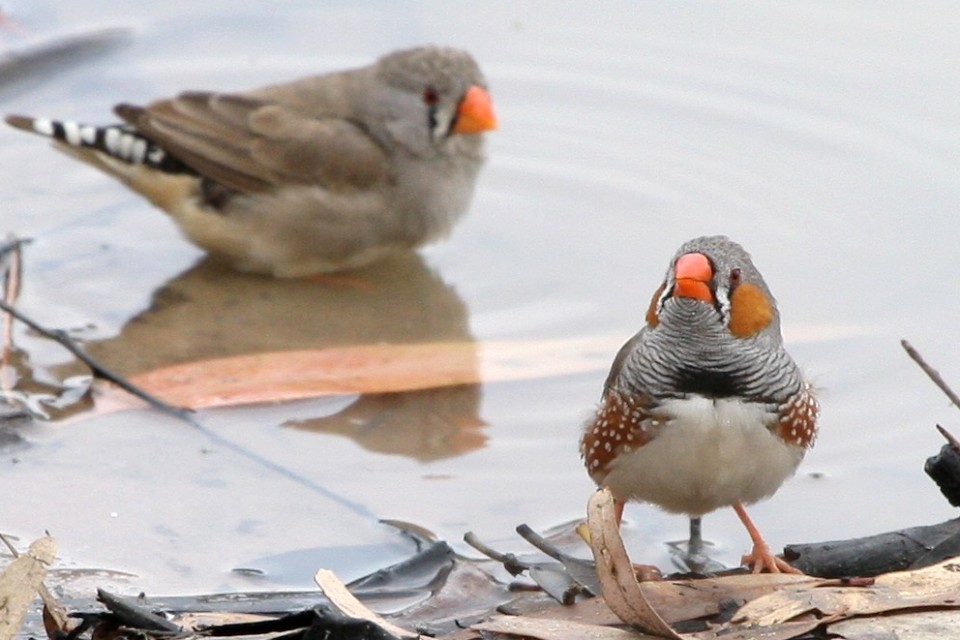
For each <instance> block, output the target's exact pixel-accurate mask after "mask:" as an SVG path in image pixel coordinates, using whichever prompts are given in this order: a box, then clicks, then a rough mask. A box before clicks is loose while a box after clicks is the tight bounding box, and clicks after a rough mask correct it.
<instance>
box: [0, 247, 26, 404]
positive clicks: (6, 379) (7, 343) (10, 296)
mask: <svg viewBox="0 0 960 640" xmlns="http://www.w3.org/2000/svg"><path fill="white" fill-rule="evenodd" d="M22 244H23V241H22V240H19V239H17V238H15V237H13V236H11V237H10V238H8V242H7V244H6V245H4V246H3V247H2V248H0V259H3V258H5V257H6V256H7V255H9V256H10V264H9V265H8V266H7V269H6V271H5V273H4V274H3V285H4V287H3V300H4V301H5V302H6V303H7V304H10V305H13V304H16V303H17V298H18V297H19V296H20V278H21V276H20V274H21V273H22V271H21V267H20V265H21V257H22V254H23V252H22V251H21V250H20V246H21V245H22ZM12 351H13V316H11V315H10V314H9V313H5V314H3V355H2V357H0V365H2V367H3V369H2V374H0V385H2V387H3V393H4V395H5V397H6V398H8V399H9V398H10V397H11V396H12V393H11V391H12V390H13V382H12V381H11V378H13V372H12V371H11V369H10V367H9V365H10V354H11V352H12Z"/></svg>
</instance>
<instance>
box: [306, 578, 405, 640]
mask: <svg viewBox="0 0 960 640" xmlns="http://www.w3.org/2000/svg"><path fill="white" fill-rule="evenodd" d="M313 581H314V582H316V583H317V586H318V587H320V591H321V592H322V593H323V595H325V596H326V597H327V599H328V600H330V603H331V604H333V606H335V607H336V608H337V609H338V610H339V611H340V613H342V614H344V615H345V616H349V617H351V618H357V619H360V620H368V621H370V622H372V623H373V624H375V625H377V626H378V627H380V628H381V629H383V630H384V631H386V632H387V633H389V634H391V635H394V636H396V637H397V638H419V637H420V635H419V634H417V633H414V632H413V631H407V630H406V629H404V628H402V627H398V626H396V625H395V624H391V623H389V622H387V621H386V620H384V619H383V618H381V617H380V616H379V615H377V614H376V613H374V612H373V611H371V610H370V609H368V608H367V607H366V606H364V604H363V603H362V602H360V601H359V600H357V598H356V596H354V595H353V594H352V593H350V590H349V589H347V587H346V586H344V584H343V583H342V582H341V581H340V579H339V578H337V576H336V574H335V573H334V572H333V571H330V570H329V569H320V570H319V571H317V573H316V574H315V575H314V576H313Z"/></svg>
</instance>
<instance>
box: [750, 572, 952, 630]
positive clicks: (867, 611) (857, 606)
mask: <svg viewBox="0 0 960 640" xmlns="http://www.w3.org/2000/svg"><path fill="white" fill-rule="evenodd" d="M958 593H960V563H958V562H957V560H956V559H950V560H945V561H944V562H941V563H939V564H936V565H932V566H929V567H924V568H923V569H918V570H916V571H895V572H893V573H888V574H885V575H882V576H878V577H877V578H876V580H875V582H874V584H873V585H871V586H865V587H850V586H843V585H837V581H823V580H821V581H819V582H817V583H814V584H797V585H793V586H785V587H783V588H781V589H779V590H777V591H775V592H773V593H770V594H768V595H766V596H763V597H760V598H757V599H756V600H753V601H751V602H749V603H747V604H746V605H744V606H743V607H742V608H741V609H740V611H738V612H737V617H736V619H735V620H734V621H735V622H746V623H750V624H758V625H770V624H778V623H782V622H788V621H790V620H794V619H796V618H797V617H799V616H801V615H803V614H807V613H813V612H816V613H817V614H818V615H823V616H828V617H833V616H836V617H842V618H848V617H852V616H866V615H879V614H889V613H891V612H895V611H898V610H903V609H914V608H925V609H929V608H941V609H956V608H960V599H958V598H957V594H958Z"/></svg>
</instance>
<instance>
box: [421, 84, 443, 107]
mask: <svg viewBox="0 0 960 640" xmlns="http://www.w3.org/2000/svg"><path fill="white" fill-rule="evenodd" d="M438 102H440V94H439V93H437V90H436V89H434V88H433V87H427V88H426V89H424V90H423V103H424V104H425V105H427V106H429V107H432V106H435V105H436V104H437V103H438Z"/></svg>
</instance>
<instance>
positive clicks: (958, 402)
mask: <svg viewBox="0 0 960 640" xmlns="http://www.w3.org/2000/svg"><path fill="white" fill-rule="evenodd" d="M900 344H901V345H903V348H904V350H905V351H906V352H907V355H908V356H910V357H911V358H913V361H914V362H916V363H917V364H918V365H920V368H921V369H923V372H924V373H925V374H927V377H929V378H930V379H931V380H933V384H935V385H937V386H938V387H940V390H941V391H943V392H944V393H945V394H947V397H948V398H950V402H952V403H953V406H955V407H957V408H958V409H960V396H958V395H957V394H956V393H954V392H953V389H951V388H950V386H949V385H947V383H946V382H945V381H944V379H943V378H942V377H941V376H940V373H939V372H938V371H937V370H936V369H934V368H933V367H931V366H930V365H928V364H927V362H926V361H925V360H924V359H923V356H921V355H920V353H919V352H918V351H917V350H916V349H914V348H913V345H911V344H910V343H909V342H907V341H906V340H901V341H900Z"/></svg>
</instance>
